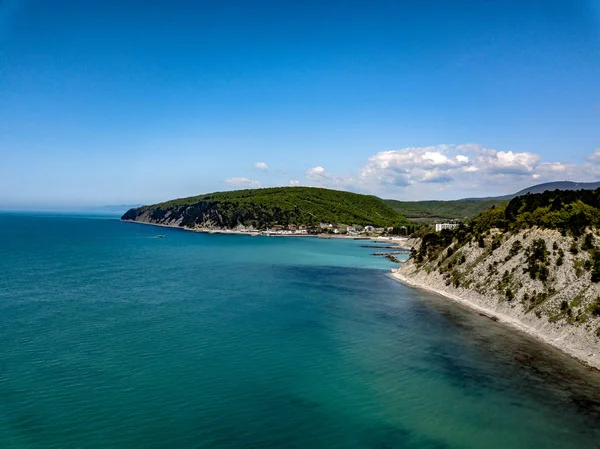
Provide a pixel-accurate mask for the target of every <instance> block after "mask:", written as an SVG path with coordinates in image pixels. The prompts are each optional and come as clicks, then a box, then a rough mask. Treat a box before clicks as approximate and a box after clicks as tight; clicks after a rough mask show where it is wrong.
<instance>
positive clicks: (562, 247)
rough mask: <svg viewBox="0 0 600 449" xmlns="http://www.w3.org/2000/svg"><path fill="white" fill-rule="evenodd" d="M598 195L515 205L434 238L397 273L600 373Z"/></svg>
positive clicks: (540, 198)
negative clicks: (566, 354)
mask: <svg viewBox="0 0 600 449" xmlns="http://www.w3.org/2000/svg"><path fill="white" fill-rule="evenodd" d="M599 197H600V190H596V191H594V192H589V193H586V194H584V193H582V192H545V193H543V194H537V195H526V196H524V197H518V198H515V199H514V200H512V201H511V202H510V203H509V204H508V205H507V206H506V207H501V208H494V209H491V210H489V211H487V212H485V213H483V214H482V215H480V216H479V217H477V218H475V219H474V220H472V221H471V222H469V223H466V224H464V225H461V226H460V227H459V228H457V229H454V230H445V231H442V232H441V233H429V234H426V235H423V236H422V238H421V239H420V240H419V241H417V242H415V244H414V246H413V250H412V254H411V257H410V259H409V261H408V262H407V263H405V264H404V265H403V266H402V267H401V268H399V269H398V270H395V271H394V272H393V276H394V277H396V278H397V279H398V280H400V281H402V282H404V283H406V284H409V285H412V286H415V287H419V288H424V289H428V290H430V291H433V292H436V293H439V294H441V295H444V296H446V297H448V298H451V299H453V300H455V301H458V302H461V303H463V304H465V305H467V306H469V307H471V308H474V309H476V310H478V311H479V312H481V313H484V314H486V315H488V316H490V317H492V318H493V319H495V320H498V321H502V322H506V323H508V324H511V325H513V326H515V327H517V328H519V329H521V330H523V331H525V332H527V333H529V334H531V335H534V336H536V337H537V338H539V339H542V340H544V341H546V342H547V343H550V344H552V345H554V346H556V347H558V348H560V349H562V350H563V351H565V352H567V353H569V354H570V355H572V356H574V357H576V358H578V359H580V360H582V361H583V362H585V363H587V364H589V365H591V366H594V367H596V368H599V369H600V233H599V232H598V224H599V222H600V210H599V209H598V207H597V206H598V205H600V201H599Z"/></svg>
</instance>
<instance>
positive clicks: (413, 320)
mask: <svg viewBox="0 0 600 449" xmlns="http://www.w3.org/2000/svg"><path fill="white" fill-rule="evenodd" d="M157 234H165V235H166V238H164V239H157V238H154V237H155V236H156V235H157ZM363 244H365V242H353V241H334V240H319V239H299V238H298V239H296V238H276V237H270V238H269V237H245V236H225V235H203V234H195V233H190V232H185V231H180V230H176V229H164V228H156V227H152V226H144V225H139V224H130V223H121V222H119V221H118V220H116V219H109V218H107V217H84V216H81V217H73V216H66V215H48V214H46V215H41V214H38V215H35V214H29V215H27V214H2V215H0V272H1V273H2V276H1V277H0V324H1V325H0V447H1V448H208V447H211V448H316V449H319V448H490V449H494V448H503V449H505V448H595V447H600V374H599V373H596V372H592V371H590V370H587V369H586V368H584V367H583V366H581V365H579V364H578V363H577V362H574V361H573V360H571V359H570V358H568V357H566V356H564V355H562V354H560V353H559V352H557V351H556V350H554V349H552V348H549V347H547V346H544V345H541V344H540V343H538V342H536V341H534V340H532V339H530V338H528V337H527V336H524V335H521V334H518V333H516V332H515V331H514V330H512V329H509V328H505V327H503V326H502V325H499V324H498V323H495V322H493V321H491V320H489V319H487V318H485V317H482V316H479V315H478V314H476V313H473V312H471V311H469V310H466V309H463V308H461V307H460V306H458V305H456V304H453V303H450V302H449V301H447V300H445V299H443V298H439V297H436V296H433V295H430V294H427V293H423V292H420V291H417V290H414V289H411V288H408V287H405V286H403V285H401V284H399V283H397V282H395V281H394V280H392V279H390V278H389V276H388V274H387V273H388V271H389V269H390V268H391V267H392V264H391V263H390V262H388V261H387V260H385V259H383V258H377V257H374V256H371V252H373V249H368V248H363V247H362V245H363Z"/></svg>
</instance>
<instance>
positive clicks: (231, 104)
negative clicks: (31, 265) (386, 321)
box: [0, 0, 600, 208]
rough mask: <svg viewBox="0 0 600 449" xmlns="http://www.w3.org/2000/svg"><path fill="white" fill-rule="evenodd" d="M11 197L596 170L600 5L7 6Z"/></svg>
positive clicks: (440, 184) (429, 189) (386, 191)
mask: <svg viewBox="0 0 600 449" xmlns="http://www.w3.org/2000/svg"><path fill="white" fill-rule="evenodd" d="M0 153H1V160H0V207H2V208H18V207H25V208H27V207H69V206H81V205H101V204H130V203H152V202H156V201H161V200H166V199H170V198H174V197H181V196H188V195H194V194H200V193H205V192H210V191H215V190H226V189H233V188H238V187H247V186H271V185H289V184H290V183H291V184H298V185H315V186H325V187H332V188H339V189H347V190H352V191H357V192H365V193H375V194H378V195H381V196H384V197H390V198H398V199H437V198H442V199H444V198H460V197H465V196H488V195H493V194H504V193H511V192H514V191H516V190H519V189H520V188H522V187H525V186H527V185H531V184H536V183H538V182H543V181H550V180H563V179H571V180H578V181H591V180H600V6H599V2H598V1H597V0H593V1H592V0H565V1H554V0H539V1H535V0H530V1H522V0H521V1H512V0H505V1H502V2H499V1H486V0H478V1H475V0H473V1H448V0H438V1H436V0H432V1H416V0H413V1H376V2H366V1H361V2H358V1H343V2H342V1H339V2H338V1H327V2H324V1H302V2H282V1H272V2H262V1H254V2H248V1H219V2H216V1H215V2H203V1H178V0H171V1H168V2H167V1H159V0H154V1H150V0H147V1H126V0H120V1H113V0H104V1H86V2H82V1H63V0H53V1H52V2H48V1H42V0H3V1H0Z"/></svg>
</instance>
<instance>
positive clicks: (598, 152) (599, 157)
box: [587, 148, 600, 165]
mask: <svg viewBox="0 0 600 449" xmlns="http://www.w3.org/2000/svg"><path fill="white" fill-rule="evenodd" d="M587 161H588V162H590V163H591V164H598V165H600V148H596V149H595V150H594V151H593V153H592V154H590V155H589V156H588V157H587Z"/></svg>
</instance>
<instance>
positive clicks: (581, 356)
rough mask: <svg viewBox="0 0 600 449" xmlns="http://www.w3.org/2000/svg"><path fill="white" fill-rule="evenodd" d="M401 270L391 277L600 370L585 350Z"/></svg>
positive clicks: (599, 366) (391, 274)
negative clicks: (461, 306)
mask: <svg viewBox="0 0 600 449" xmlns="http://www.w3.org/2000/svg"><path fill="white" fill-rule="evenodd" d="M399 270H400V268H397V269H392V271H391V273H390V277H391V278H392V279H394V280H396V281H398V282H400V283H402V284H404V285H406V286H408V287H411V288H416V289H419V290H423V291H427V292H429V293H434V294H436V295H438V296H442V297H444V298H446V299H449V300H451V301H454V302H456V303H458V304H461V305H463V306H465V307H467V308H469V309H470V310H472V311H474V312H478V313H479V314H481V315H483V316H486V317H488V318H490V319H491V320H493V321H496V322H498V323H501V324H504V325H508V326H510V327H513V328H516V329H518V330H519V331H521V332H524V333H526V334H527V335H529V336H531V337H533V338H535V339H536V340H538V341H540V342H542V343H545V344H548V345H550V346H552V347H554V348H556V349H558V350H559V351H561V352H562V353H563V354H565V355H568V356H569V357H571V358H573V359H575V360H577V361H578V362H580V363H582V364H584V365H585V366H586V367H588V368H589V369H592V370H594V371H598V372H600V362H598V361H596V360H592V359H590V358H589V357H587V356H586V354H585V353H584V351H582V350H576V349H574V348H571V347H569V346H567V345H565V344H561V341H560V340H559V339H558V338H551V337H549V336H547V335H544V333H543V332H541V331H539V330H538V329H536V328H534V327H532V326H528V325H527V324H525V323H523V322H522V321H520V320H518V319H516V318H514V317H511V316H508V315H506V314H503V313H498V312H497V311H495V310H492V309H489V308H486V307H483V306H481V305H479V304H475V303H473V302H472V301H469V300H467V299H464V298H461V297H460V296H458V295H454V294H452V293H449V292H446V291H444V290H440V289H437V288H434V287H432V286H430V285H428V284H425V283H422V282H418V281H415V280H414V279H411V278H409V277H407V276H405V275H403V274H401V273H400V272H399Z"/></svg>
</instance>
